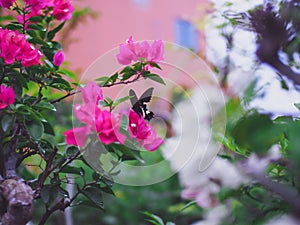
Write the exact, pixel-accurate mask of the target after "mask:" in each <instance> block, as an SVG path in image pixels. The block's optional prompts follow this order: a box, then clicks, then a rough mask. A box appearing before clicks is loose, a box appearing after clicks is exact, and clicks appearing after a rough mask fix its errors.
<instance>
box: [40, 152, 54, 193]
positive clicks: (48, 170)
mask: <svg viewBox="0 0 300 225" xmlns="http://www.w3.org/2000/svg"><path fill="white" fill-rule="evenodd" d="M57 151H58V149H57V148H56V147H54V149H53V151H52V152H51V154H50V155H49V157H48V159H47V160H46V168H45V170H44V171H43V173H42V174H41V176H40V178H39V180H38V183H37V185H36V188H35V190H36V193H35V195H36V196H38V195H39V191H40V190H41V188H42V186H43V184H44V182H45V181H46V179H47V178H48V176H49V175H50V173H52V171H53V168H52V162H53V160H54V158H55V156H56V153H57Z"/></svg>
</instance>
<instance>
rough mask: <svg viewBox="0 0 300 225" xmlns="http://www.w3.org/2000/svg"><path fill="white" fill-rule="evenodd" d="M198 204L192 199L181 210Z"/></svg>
mask: <svg viewBox="0 0 300 225" xmlns="http://www.w3.org/2000/svg"><path fill="white" fill-rule="evenodd" d="M196 204H197V202H196V201H191V202H189V203H187V204H186V205H185V206H183V207H182V208H181V209H180V210H179V211H180V212H182V211H184V210H186V209H187V208H189V207H191V206H193V205H196Z"/></svg>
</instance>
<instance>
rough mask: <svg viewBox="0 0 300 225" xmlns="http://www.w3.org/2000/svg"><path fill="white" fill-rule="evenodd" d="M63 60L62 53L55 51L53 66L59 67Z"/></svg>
mask: <svg viewBox="0 0 300 225" xmlns="http://www.w3.org/2000/svg"><path fill="white" fill-rule="evenodd" d="M64 59H65V57H64V54H63V53H62V51H57V52H56V53H55V54H54V56H53V64H54V65H55V66H60V65H61V64H62V63H63V61H64Z"/></svg>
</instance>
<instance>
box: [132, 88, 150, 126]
mask: <svg viewBox="0 0 300 225" xmlns="http://www.w3.org/2000/svg"><path fill="white" fill-rule="evenodd" d="M153 89H154V88H149V89H147V90H146V91H145V92H144V93H143V94H142V95H141V97H140V98H139V99H138V97H137V96H136V93H135V92H134V90H132V89H130V90H129V96H130V97H131V98H130V102H131V105H132V109H133V111H135V112H136V113H137V114H138V115H139V116H140V117H141V116H142V117H144V119H145V120H148V121H149V120H151V119H152V118H153V117H154V113H153V112H151V111H149V110H148V109H147V105H146V103H147V102H150V100H151V98H152V93H153Z"/></svg>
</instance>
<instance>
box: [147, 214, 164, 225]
mask: <svg viewBox="0 0 300 225" xmlns="http://www.w3.org/2000/svg"><path fill="white" fill-rule="evenodd" d="M142 213H143V214H144V215H146V216H148V217H150V218H151V220H147V221H149V222H151V223H153V224H155V225H164V221H163V220H162V219H161V218H160V217H159V216H156V215H154V214H152V213H149V212H142Z"/></svg>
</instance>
